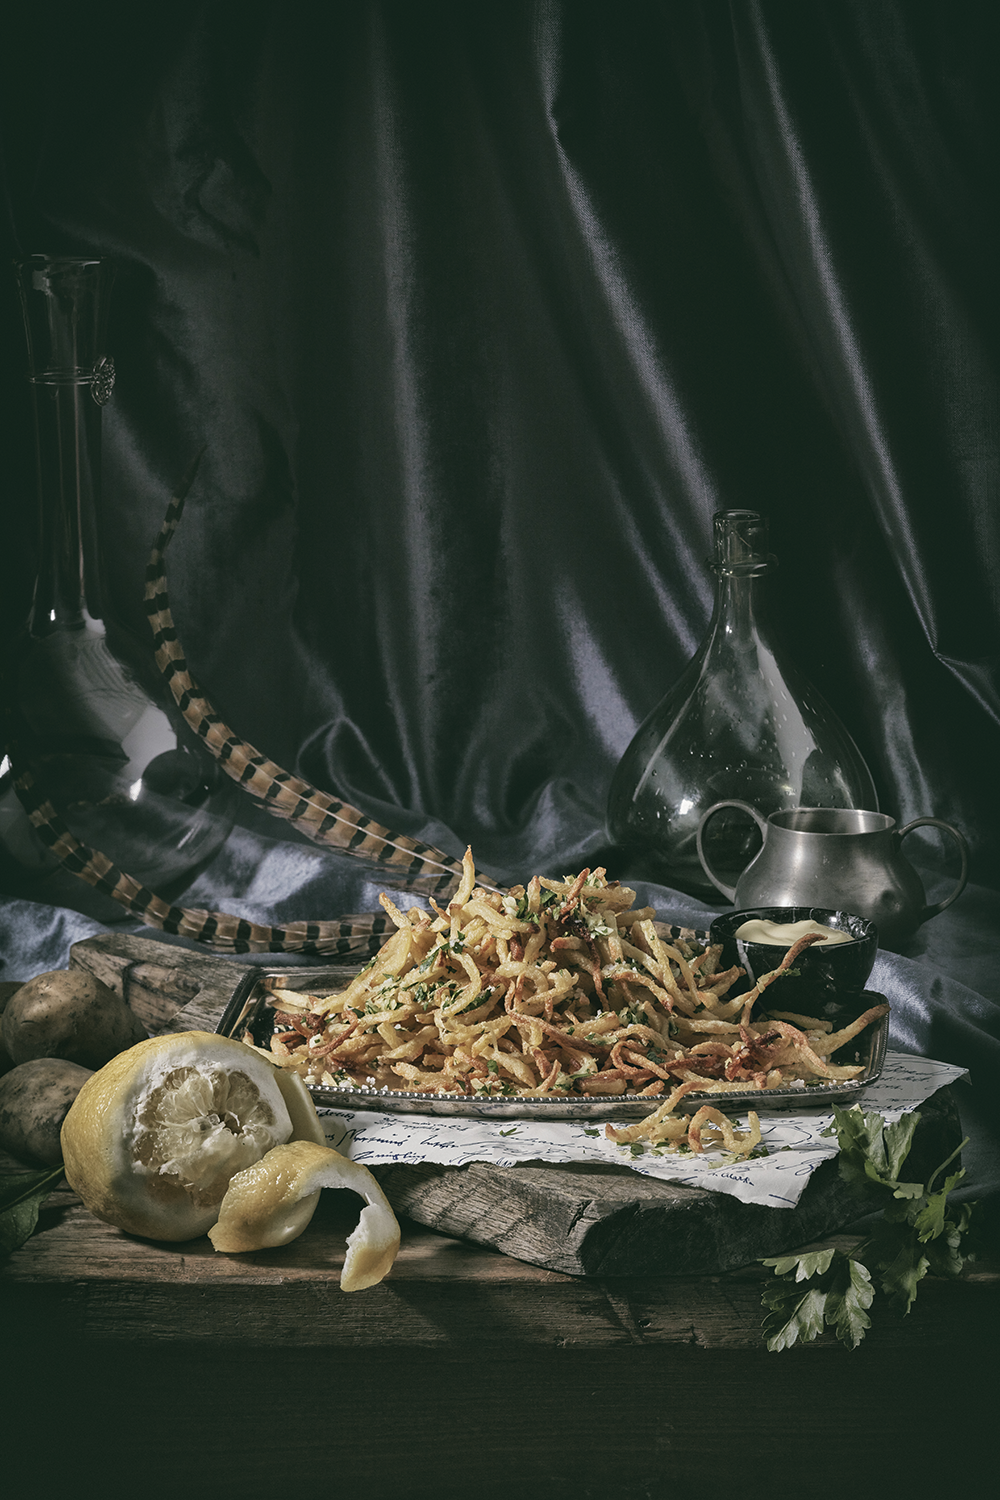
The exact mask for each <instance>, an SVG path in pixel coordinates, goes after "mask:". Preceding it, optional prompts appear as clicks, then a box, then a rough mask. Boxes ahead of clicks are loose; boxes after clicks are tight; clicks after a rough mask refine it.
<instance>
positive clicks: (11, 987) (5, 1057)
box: [0, 979, 21, 1077]
mask: <svg viewBox="0 0 1000 1500" xmlns="http://www.w3.org/2000/svg"><path fill="white" fill-rule="evenodd" d="M20 988H21V986H20V984H19V983H12V982H11V981H10V980H9V979H0V1015H2V1014H3V1012H4V1010H5V1009H6V1006H7V1001H8V1000H9V999H10V998H11V996H12V995H16V994H17V992H18V990H19V989H20ZM13 1066H14V1059H13V1058H12V1057H11V1055H10V1053H9V1052H8V1051H7V1048H6V1047H5V1046H4V1044H3V1037H2V1035H0V1077H2V1076H3V1074H4V1073H9V1072H10V1070H11V1068H12V1067H13Z"/></svg>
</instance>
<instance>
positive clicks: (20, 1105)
mask: <svg viewBox="0 0 1000 1500" xmlns="http://www.w3.org/2000/svg"><path fill="white" fill-rule="evenodd" d="M91 1077H93V1074H92V1071H91V1069H90V1068H81V1067H80V1065H79V1063H73V1062H66V1061H65V1059H64V1058H61V1057H36V1058H33V1059H32V1061H31V1062H25V1063H20V1064H19V1065H18V1067H16V1068H12V1069H11V1071H10V1072H9V1073H7V1074H6V1075H5V1076H4V1077H3V1078H0V1148H2V1149H3V1150H4V1151H8V1152H9V1153H10V1155H11V1156H13V1157H16V1158H17V1160H18V1161H23V1162H27V1163H28V1164H29V1165H30V1166H33V1167H57V1166H58V1165H59V1163H60V1162H61V1161H62V1146H61V1145H60V1142H59V1132H60V1130H61V1129H62V1122H63V1120H64V1119H65V1118H66V1115H67V1114H68V1112H69V1107H70V1105H71V1104H72V1103H73V1100H74V1099H75V1098H76V1096H77V1094H78V1093H79V1092H80V1090H81V1089H82V1088H83V1085H84V1084H85V1083H86V1081H87V1079H88V1078H91Z"/></svg>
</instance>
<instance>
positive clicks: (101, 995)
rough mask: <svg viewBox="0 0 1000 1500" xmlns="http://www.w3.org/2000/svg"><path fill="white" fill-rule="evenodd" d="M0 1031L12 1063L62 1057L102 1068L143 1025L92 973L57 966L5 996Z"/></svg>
mask: <svg viewBox="0 0 1000 1500" xmlns="http://www.w3.org/2000/svg"><path fill="white" fill-rule="evenodd" d="M0 1034H2V1037H3V1044H4V1046H5V1047H6V1049H7V1051H8V1052H9V1053H10V1055H11V1057H12V1058H13V1059H14V1061H15V1063H25V1062H30V1061H31V1060H32V1058H36V1057H63V1058H66V1059H67V1061H69V1062H75V1063H79V1064H80V1065H81V1066H82V1067H84V1068H102V1067H103V1066H104V1064H105V1063H106V1062H110V1061H111V1059H112V1058H113V1057H117V1056H118V1054H119V1052H124V1051H125V1049H126V1048H127V1047H134V1046H135V1044H136V1042H142V1041H145V1039H146V1028H145V1027H144V1026H143V1024H142V1022H141V1021H140V1020H139V1018H138V1016H137V1015H135V1014H134V1013H133V1012H132V1011H131V1010H129V1008H128V1006H127V1005H126V1004H125V1002H124V1000H120V999H119V998H118V996H117V995H116V994H115V992H114V990H109V989H108V987H107V985H106V984H102V983H101V981H100V980H99V979H95V978H94V976H93V974H88V973H87V972H86V971H85V970H83V969H57V970H55V972H54V973H51V974H38V975H36V977H35V978H34V979H29V980H28V982H27V984H22V986H21V988H20V989H19V990H18V991H17V994H16V995H13V996H12V997H11V998H10V1000H9V1001H8V1002H7V1006H6V1009H5V1010H4V1013H3V1018H2V1020H0Z"/></svg>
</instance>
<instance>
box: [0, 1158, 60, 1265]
mask: <svg viewBox="0 0 1000 1500" xmlns="http://www.w3.org/2000/svg"><path fill="white" fill-rule="evenodd" d="M62 1174H63V1169H62V1164H61V1163H60V1165H59V1166H58V1167H45V1168H44V1169H43V1170H42V1171H41V1172H20V1173H18V1174H17V1176H12V1177H5V1178H3V1179H2V1181H0V1255H9V1254H10V1253H11V1251H13V1250H19V1249H20V1248H21V1246H22V1245H23V1244H24V1242H25V1240H27V1239H30V1237H31V1236H32V1235H33V1234H34V1232H35V1225H36V1224H37V1223H38V1210H39V1209H40V1208H41V1206H42V1202H43V1200H44V1199H45V1198H46V1197H47V1196H48V1194H49V1193H50V1192H51V1191H52V1189H53V1188H54V1187H55V1186H56V1184H57V1183H58V1181H59V1179H60V1177H61V1176H62Z"/></svg>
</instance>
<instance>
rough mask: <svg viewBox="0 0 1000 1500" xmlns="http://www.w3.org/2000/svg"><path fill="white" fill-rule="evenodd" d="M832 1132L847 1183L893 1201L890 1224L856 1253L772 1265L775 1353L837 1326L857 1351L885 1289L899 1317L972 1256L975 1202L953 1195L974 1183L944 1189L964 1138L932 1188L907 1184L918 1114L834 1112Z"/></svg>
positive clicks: (815, 1253) (769, 1297) (820, 1253)
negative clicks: (920, 1291) (954, 1201)
mask: <svg viewBox="0 0 1000 1500" xmlns="http://www.w3.org/2000/svg"><path fill="white" fill-rule="evenodd" d="M833 1115H834V1121H833V1124H832V1125H831V1126H830V1127H829V1129H828V1130H827V1131H826V1132H825V1133H826V1134H827V1135H836V1137H837V1141H838V1143H839V1145H840V1156H839V1158H838V1164H839V1171H840V1176H841V1178H842V1179H843V1180H844V1181H845V1182H847V1183H852V1184H854V1185H856V1186H870V1185H872V1184H874V1185H876V1186H877V1187H880V1188H882V1189H884V1190H885V1192H886V1193H887V1194H888V1195H889V1197H888V1201H887V1202H886V1205H885V1208H884V1210H883V1213H882V1218H881V1220H880V1221H879V1222H878V1223H877V1224H876V1226H875V1228H874V1230H873V1231H872V1233H871V1234H870V1235H869V1236H868V1238H867V1239H865V1240H863V1241H862V1242H861V1244H859V1245H857V1246H856V1247H855V1248H854V1249H853V1250H852V1251H851V1252H850V1253H847V1252H846V1251H843V1250H839V1249H836V1248H833V1247H831V1248H830V1249H827V1250H811V1251H807V1252H806V1253H805V1254H802V1255H780V1256H775V1257H772V1258H770V1259H768V1260H765V1261H764V1262H763V1264H764V1265H765V1266H770V1267H771V1268H772V1269H773V1270H774V1273H775V1278H776V1280H775V1281H774V1282H772V1283H770V1284H769V1285H768V1286H767V1287H766V1288H765V1290H764V1294H763V1299H762V1300H763V1304H764V1306H765V1308H767V1310H768V1311H767V1316H766V1317H765V1319H764V1333H765V1335H766V1336H767V1347H768V1349H770V1350H772V1351H776V1350H780V1349H790V1348H791V1346H792V1345H793V1344H794V1343H796V1342H802V1343H808V1342H809V1341H810V1340H812V1339H814V1338H816V1337H817V1336H818V1335H819V1334H820V1333H822V1331H823V1329H824V1327H827V1328H832V1329H833V1331H834V1332H835V1333H836V1335H837V1337H838V1338H839V1339H840V1340H841V1341H842V1342H843V1343H845V1344H848V1345H849V1346H850V1347H851V1348H852V1349H856V1348H857V1347H858V1345H859V1344H860V1343H861V1340H862V1339H863V1338H864V1336H865V1334H866V1332H867V1331H868V1329H869V1328H870V1327H871V1319H870V1318H869V1316H868V1309H869V1308H870V1307H871V1305H872V1302H873V1301H874V1299H875V1295H876V1291H880V1292H881V1293H882V1294H883V1295H884V1296H886V1297H887V1298H888V1299H889V1303H890V1305H891V1306H894V1307H895V1308H896V1309H897V1310H898V1311H899V1312H900V1313H902V1314H904V1315H905V1314H906V1313H908V1312H909V1310H910V1308H911V1307H912V1306H913V1301H914V1299H915V1297H916V1295H917V1287H918V1285H919V1283H920V1282H921V1281H922V1280H923V1278H924V1277H925V1276H926V1275H927V1274H928V1273H930V1274H932V1275H935V1276H958V1275H960V1274H961V1271H962V1267H963V1266H964V1265H965V1262H966V1261H967V1260H971V1259H972V1256H971V1253H970V1252H969V1250H968V1249H967V1248H966V1247H965V1246H963V1239H964V1236H965V1234H966V1232H967V1231H968V1229H969V1224H970V1221H971V1218H972V1210H973V1205H972V1204H971V1203H963V1204H960V1205H949V1203H948V1197H949V1194H950V1193H951V1192H952V1191H953V1190H954V1189H955V1188H956V1187H957V1186H958V1184H959V1183H960V1182H961V1180H962V1178H963V1177H964V1176H965V1169H964V1168H962V1167H960V1168H959V1169H958V1171H957V1172H953V1173H952V1174H951V1175H950V1176H949V1177H945V1178H944V1180H943V1181H942V1182H941V1184H940V1186H939V1187H935V1184H936V1183H937V1182H938V1179H939V1178H940V1177H941V1174H942V1173H943V1172H944V1171H945V1169H946V1168H947V1167H949V1166H950V1165H951V1163H952V1162H953V1161H954V1160H955V1158H956V1156H958V1154H959V1152H960V1151H961V1149H962V1147H963V1146H964V1145H966V1143H967V1142H966V1141H962V1143H961V1145H959V1146H957V1147H956V1148H955V1150H954V1151H953V1152H952V1153H951V1155H950V1156H948V1157H947V1158H946V1160H945V1161H943V1162H942V1163H941V1165H940V1166H939V1167H937V1168H936V1169H935V1171H933V1172H932V1173H931V1175H930V1177H929V1178H928V1179H927V1181H926V1182H906V1181H904V1180H903V1178H902V1171H903V1166H904V1164H905V1162H906V1159H907V1157H908V1156H909V1153H910V1147H911V1145H912V1144H913V1134H914V1131H915V1130H916V1128H917V1125H918V1123H919V1121H920V1115H919V1113H918V1112H917V1111H915V1110H911V1111H910V1112H908V1113H907V1114H904V1115H903V1116H902V1117H901V1118H900V1119H899V1120H898V1121H897V1122H896V1124H894V1125H887V1124H886V1122H885V1120H884V1119H883V1118H882V1116H881V1115H878V1114H874V1113H868V1114H865V1113H862V1110H861V1108H860V1106H858V1105H854V1107H853V1108H851V1109H838V1108H836V1107H835V1108H834V1111H833Z"/></svg>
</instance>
